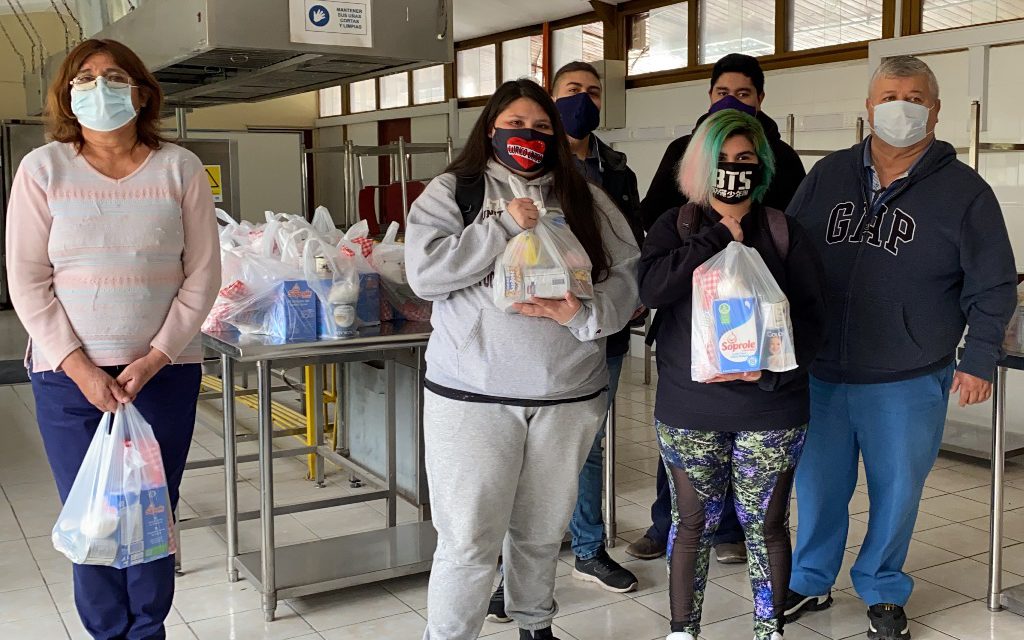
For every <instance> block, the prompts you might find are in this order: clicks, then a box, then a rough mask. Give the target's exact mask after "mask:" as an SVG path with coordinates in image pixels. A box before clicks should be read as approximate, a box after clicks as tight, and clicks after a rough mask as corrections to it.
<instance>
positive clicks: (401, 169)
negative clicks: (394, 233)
mask: <svg viewBox="0 0 1024 640" xmlns="http://www.w3.org/2000/svg"><path fill="white" fill-rule="evenodd" d="M407 173H408V167H406V164H405V138H403V137H402V136H399V137H398V179H399V180H401V181H402V228H403V229H405V218H406V217H407V216H408V215H409V185H408V184H406V183H407V182H408V181H409V176H408V175H406V174H407Z"/></svg>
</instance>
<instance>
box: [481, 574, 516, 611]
mask: <svg viewBox="0 0 1024 640" xmlns="http://www.w3.org/2000/svg"><path fill="white" fill-rule="evenodd" d="M487 619H488V620H490V621H491V622H512V618H510V617H508V614H506V613H505V579H504V578H502V580H501V582H499V583H498V588H497V589H495V590H494V593H493V594H491V602H490V604H488V605H487Z"/></svg>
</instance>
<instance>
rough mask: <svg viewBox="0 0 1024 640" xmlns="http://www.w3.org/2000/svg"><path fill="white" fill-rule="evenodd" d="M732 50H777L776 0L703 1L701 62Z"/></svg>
mask: <svg viewBox="0 0 1024 640" xmlns="http://www.w3.org/2000/svg"><path fill="white" fill-rule="evenodd" d="M730 53H745V54H747V55H750V56H755V57H757V56H767V55H771V54H773V53H775V2H774V0H704V1H703V2H701V33H700V62H701V64H711V63H714V62H717V61H718V59H719V58H721V57H723V56H726V55H728V54H730Z"/></svg>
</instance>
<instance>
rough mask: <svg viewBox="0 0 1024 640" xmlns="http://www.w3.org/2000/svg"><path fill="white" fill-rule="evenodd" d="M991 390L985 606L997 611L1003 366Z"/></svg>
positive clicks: (1000, 575)
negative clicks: (989, 494) (990, 501)
mask: <svg viewBox="0 0 1024 640" xmlns="http://www.w3.org/2000/svg"><path fill="white" fill-rule="evenodd" d="M993 386H994V388H993V389H992V503H991V514H990V516H989V522H990V525H989V534H990V535H991V539H990V540H989V548H988V567H989V568H988V585H989V588H988V608H989V611H999V610H1000V609H1002V608H1003V606H1002V603H1000V601H999V600H1000V595H1001V594H1002V591H1003V587H1002V579H1003V472H1004V461H1005V455H1006V454H1005V447H1006V443H1005V442H1004V436H1005V433H1006V431H1005V430H1006V423H1005V418H1006V414H1005V412H1006V368H1005V367H998V368H997V371H996V379H995V382H994V384H993Z"/></svg>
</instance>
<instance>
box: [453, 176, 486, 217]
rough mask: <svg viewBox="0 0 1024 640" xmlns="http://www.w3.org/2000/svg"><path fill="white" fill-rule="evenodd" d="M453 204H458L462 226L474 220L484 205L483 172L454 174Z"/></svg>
mask: <svg viewBox="0 0 1024 640" xmlns="http://www.w3.org/2000/svg"><path fill="white" fill-rule="evenodd" d="M455 204H457V205H458V206H459V212H460V213H461V214H462V224H463V225H464V226H467V227H468V226H469V225H471V224H473V222H475V221H476V217H477V215H478V214H479V213H480V209H482V208H483V206H484V174H482V173H481V174H477V175H475V176H455Z"/></svg>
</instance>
